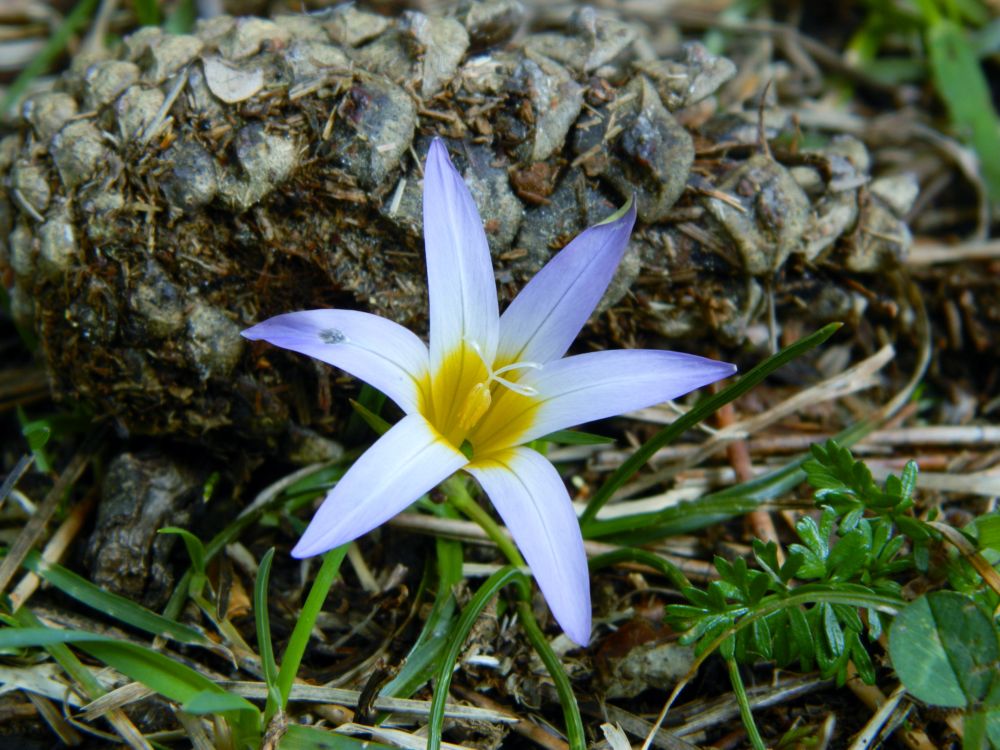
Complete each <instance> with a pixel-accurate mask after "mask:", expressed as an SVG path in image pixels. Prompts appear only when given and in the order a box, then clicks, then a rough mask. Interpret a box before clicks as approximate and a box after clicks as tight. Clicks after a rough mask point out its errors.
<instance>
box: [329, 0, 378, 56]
mask: <svg viewBox="0 0 1000 750" xmlns="http://www.w3.org/2000/svg"><path fill="white" fill-rule="evenodd" d="M320 17H321V18H323V22H322V25H323V28H324V29H326V33H327V34H329V35H330V39H331V40H333V41H334V42H335V43H336V44H340V45H343V46H345V47H358V46H360V45H362V44H364V43H365V42H368V41H371V40H372V39H374V38H375V37H377V36H378V35H379V34H381V33H382V32H383V31H385V30H386V29H387V28H389V19H387V18H385V17H384V16H380V15H377V14H375V13H369V12H367V11H364V10H359V9H358V8H357V7H355V5H354V3H343V4H341V5H338V6H336V7H335V8H332V9H330V10H329V11H327V12H326V13H325V14H324V15H322V16H320Z"/></svg>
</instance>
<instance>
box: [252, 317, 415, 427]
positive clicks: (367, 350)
mask: <svg viewBox="0 0 1000 750" xmlns="http://www.w3.org/2000/svg"><path fill="white" fill-rule="evenodd" d="M243 335H244V336H245V337H246V338H248V339H251V340H253V341H257V340H260V339H263V340H264V341H269V342H270V343H272V344H274V345H275V346H280V347H282V348H284V349H291V350H292V351H294V352H299V353H300V354H307V355H308V356H310V357H315V358H316V359H318V360H321V361H323V362H326V363H327V364H331V365H335V366H336V367H339V368H340V369H342V370H345V371H346V372H349V373H350V374H351V375H354V376H355V377H356V378H360V379H361V380H363V381H365V382H366V383H369V384H370V385H372V386H374V387H375V388H378V389H379V390H380V391H382V392H383V393H384V394H385V395H387V396H388V397H389V398H391V399H392V400H393V401H395V402H396V403H397V404H399V407H400V408H401V409H402V410H403V411H404V412H406V413H407V414H412V413H414V412H416V411H417V410H418V405H419V403H420V398H421V397H420V383H421V381H422V380H424V379H425V378H426V376H427V373H428V360H427V347H426V346H425V345H424V342H422V341H421V340H420V339H419V338H417V336H416V334H414V333H412V332H411V331H408V330H406V329H405V328H403V327H402V326H401V325H398V324H396V323H393V322H392V321H391V320H386V319H385V318H380V317H378V316H377V315H371V314H370V313H363V312H358V311H357V310H306V311H303V312H293V313H286V314H284V315H276V316H275V317H273V318H268V319H267V320H265V321H264V322H263V323H258V324H257V325H255V326H254V327H253V328H248V329H247V330H245V331H243Z"/></svg>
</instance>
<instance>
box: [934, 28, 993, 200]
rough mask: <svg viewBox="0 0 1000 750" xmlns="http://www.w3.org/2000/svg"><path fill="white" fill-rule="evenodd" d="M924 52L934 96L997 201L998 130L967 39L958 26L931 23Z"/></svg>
mask: <svg viewBox="0 0 1000 750" xmlns="http://www.w3.org/2000/svg"><path fill="white" fill-rule="evenodd" d="M927 50H928V53H929V55H930V62H931V73H932V74H933V76H934V83H935V87H936V89H937V92H938V94H939V95H940V96H941V98H942V99H944V101H945V104H947V106H948V111H949V112H950V114H951V119H952V121H953V122H954V123H955V126H956V127H957V128H958V129H959V130H960V131H961V132H963V134H964V135H966V137H968V139H969V140H970V141H971V143H972V145H973V148H975V150H976V153H977V154H978V155H979V159H980V170H981V172H982V175H983V179H984V181H985V182H986V185H987V188H988V189H989V193H990V197H991V198H992V200H994V201H998V200H1000V127H998V121H997V113H996V110H995V109H994V108H993V101H992V96H991V94H990V87H989V83H988V82H987V80H986V76H985V75H984V74H983V69H982V67H981V66H980V64H979V61H978V60H977V59H976V56H975V53H974V52H973V49H972V46H971V45H970V43H969V39H968V37H967V36H966V34H965V32H964V30H963V29H962V27H961V26H959V25H958V24H956V23H954V22H952V21H950V20H949V19H946V18H940V17H939V18H936V19H934V20H933V21H932V22H931V24H930V25H929V27H928V29H927Z"/></svg>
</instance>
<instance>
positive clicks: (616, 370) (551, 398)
mask: <svg viewBox="0 0 1000 750" xmlns="http://www.w3.org/2000/svg"><path fill="white" fill-rule="evenodd" d="M735 372H736V368H735V367H734V366H733V365H730V364H727V363H725V362H717V361H716V360H714V359H706V358H704V357H696V356H694V355H693V354H681V353H679V352H666V351H655V350H652V349H613V350H611V351H601V352H589V353H587V354H578V355H576V356H573V357H566V358H565V359H560V360H556V361H555V362H549V363H547V364H546V365H545V366H544V367H543V368H542V369H541V370H529V371H527V372H526V373H525V375H524V377H522V378H521V379H520V380H519V381H518V384H519V385H522V386H526V387H530V388H534V389H535V390H536V391H537V392H538V395H537V396H535V397H534V398H533V399H526V398H523V397H514V396H510V395H504V396H503V398H504V399H505V400H506V402H508V403H512V404H515V405H516V406H514V407H511V408H509V409H504V408H503V406H504V403H505V402H502V401H501V402H498V404H497V406H495V407H494V409H495V410H498V414H501V415H502V417H503V418H502V419H499V418H498V419H496V420H494V422H495V424H492V423H491V424H489V425H488V429H486V428H484V427H482V426H481V427H480V429H479V431H478V434H477V436H476V437H477V440H478V441H479V442H480V443H482V444H486V445H488V444H491V441H492V442H495V441H496V435H497V434H499V433H500V432H501V431H503V430H507V431H511V430H516V432H517V440H518V442H521V443H527V442H529V441H531V440H534V439H535V438H539V437H542V436H543V435H547V434H549V433H550V432H555V431H557V430H563V429H566V428H567V427H572V426H574V425H578V424H583V423H584V422H592V421H594V420H595V419H605V418H607V417H613V416H615V415H617V414H623V413H624V412H627V411H632V410H633V409H642V408H644V407H646V406H652V405H653V404H658V403H661V402H663V401H668V400H670V399H672V398H677V397H678V396H682V395H684V394H685V393H688V392H689V391H693V390H695V389H696V388H701V387H702V386H703V385H708V384H709V383H714V382H715V381H716V380H721V379H722V378H726V377H729V376H730V375H732V374H733V373H735ZM518 411H520V412H523V413H517V412H518ZM512 434H513V433H512Z"/></svg>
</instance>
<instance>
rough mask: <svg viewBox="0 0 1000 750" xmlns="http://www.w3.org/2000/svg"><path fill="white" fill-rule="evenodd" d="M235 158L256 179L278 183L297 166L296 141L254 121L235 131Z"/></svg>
mask: <svg viewBox="0 0 1000 750" xmlns="http://www.w3.org/2000/svg"><path fill="white" fill-rule="evenodd" d="M236 158H237V159H239V162H240V166H242V167H243V170H244V171H245V172H246V173H247V175H249V176H250V177H252V178H253V179H256V180H261V181H265V180H266V181H267V182H270V183H272V184H277V183H279V182H282V181H284V180H285V179H287V178H288V176H289V175H290V174H291V173H292V170H294V169H295V163H296V148H295V143H294V141H291V140H290V139H288V138H286V137H285V136H283V135H278V134H277V133H268V132H267V131H266V130H265V129H264V126H263V125H261V124H260V123H253V124H251V125H247V126H246V127H244V128H242V129H240V131H239V132H238V133H237V134H236Z"/></svg>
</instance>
